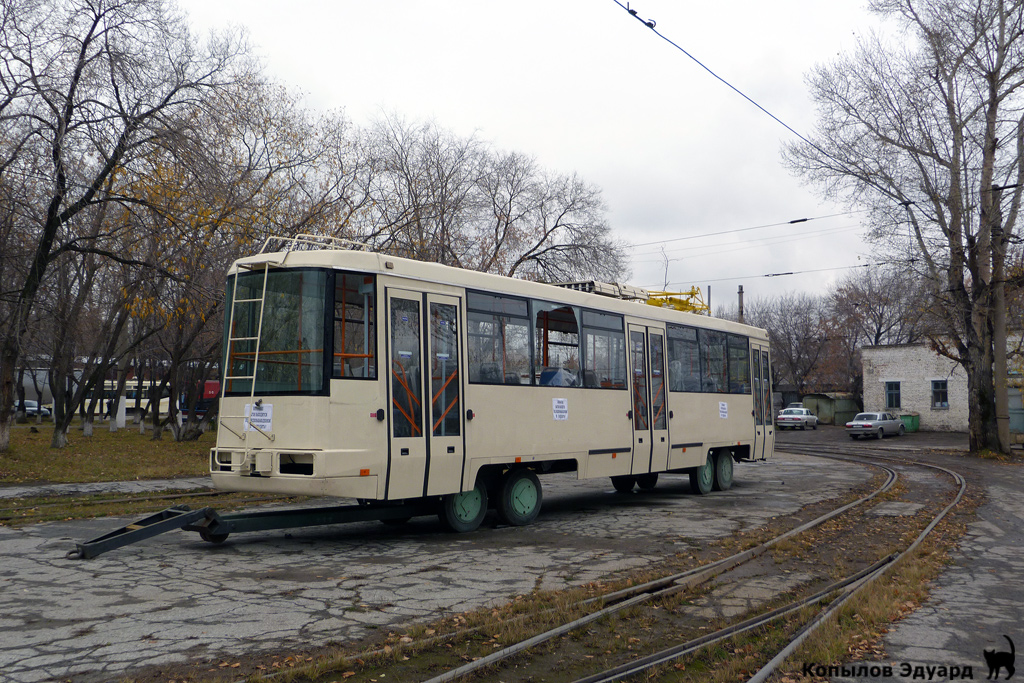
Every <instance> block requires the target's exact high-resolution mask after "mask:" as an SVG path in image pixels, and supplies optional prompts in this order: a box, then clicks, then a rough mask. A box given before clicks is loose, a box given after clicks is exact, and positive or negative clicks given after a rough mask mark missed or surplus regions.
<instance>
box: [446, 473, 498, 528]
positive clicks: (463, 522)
mask: <svg viewBox="0 0 1024 683" xmlns="http://www.w3.org/2000/svg"><path fill="white" fill-rule="evenodd" d="M486 514H487V488H486V487H485V486H484V485H483V484H482V483H481V482H477V483H476V486H475V487H473V489H471V490H469V491H462V492H460V493H450V494H448V495H446V496H444V497H443V498H442V499H441V509H440V510H439V511H438V513H437V518H438V519H439V520H441V524H442V525H443V526H444V527H445V528H446V529H448V530H449V531H455V532H457V533H466V532H467V531H473V530H474V529H476V528H477V527H479V526H480V522H482V521H484V515H486Z"/></svg>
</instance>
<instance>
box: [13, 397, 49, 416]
mask: <svg viewBox="0 0 1024 683" xmlns="http://www.w3.org/2000/svg"><path fill="white" fill-rule="evenodd" d="M19 407H21V406H19V405H18V402H17V401H15V403H14V410H15V412H17V410H18V408H19ZM24 409H25V414H26V415H32V416H35V415H42V416H43V417H50V409H49V408H47V407H46V406H40V405H39V402H38V401H29V400H26V401H24Z"/></svg>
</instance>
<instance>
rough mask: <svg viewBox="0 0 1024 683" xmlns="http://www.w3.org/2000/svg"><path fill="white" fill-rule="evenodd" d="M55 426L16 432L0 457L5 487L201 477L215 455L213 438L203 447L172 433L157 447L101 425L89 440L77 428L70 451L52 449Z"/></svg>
mask: <svg viewBox="0 0 1024 683" xmlns="http://www.w3.org/2000/svg"><path fill="white" fill-rule="evenodd" d="M52 436H53V425H52V424H49V425H48V424H46V423H43V424H42V425H39V426H37V431H36V432H33V431H32V430H31V428H30V427H29V426H25V425H16V426H14V427H12V428H11V447H10V449H9V450H8V451H7V452H6V453H0V484H8V485H9V484H27V483H58V482H74V483H78V482H94V481H130V480H133V479H162V478H171V477H196V476H201V475H204V474H206V473H207V472H208V471H209V451H210V448H211V447H212V446H213V444H214V442H215V441H216V436H215V435H214V434H213V433H212V432H209V433H207V434H204V435H203V436H202V438H200V439H199V440H198V441H190V442H184V443H178V442H176V441H174V437H173V436H172V435H171V433H170V431H165V432H164V435H163V438H162V439H161V440H159V441H154V440H153V438H152V436H151V434H150V433H148V432H147V433H146V434H139V431H138V428H137V427H135V428H131V427H129V428H128V429H121V430H118V431H117V432H115V433H111V432H110V431H109V430H108V429H107V426H106V425H105V424H97V425H96V428H95V431H94V432H93V435H92V436H89V437H86V436H83V435H82V432H81V431H80V430H79V429H77V428H76V427H72V429H71V431H70V433H69V434H68V441H69V442H70V444H69V445H68V446H67V447H66V448H62V449H53V448H50V441H51V438H52Z"/></svg>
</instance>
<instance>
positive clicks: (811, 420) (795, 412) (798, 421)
mask: <svg viewBox="0 0 1024 683" xmlns="http://www.w3.org/2000/svg"><path fill="white" fill-rule="evenodd" d="M775 424H776V426H778V428H779V429H786V428H787V427H788V428H791V429H796V428H797V427H799V428H800V429H807V428H808V427H810V428H811V429H817V428H818V416H817V415H815V414H814V413H812V412H811V411H810V410H808V409H807V408H786V409H785V410H783V411H782V412H781V413H779V415H778V417H776V418H775Z"/></svg>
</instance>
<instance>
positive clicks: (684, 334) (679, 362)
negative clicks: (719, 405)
mask: <svg viewBox="0 0 1024 683" xmlns="http://www.w3.org/2000/svg"><path fill="white" fill-rule="evenodd" d="M700 376H701V363H700V345H699V344H698V343H697V328H695V327H683V326H681V325H669V326H668V388H669V391H692V392H699V391H701V381H700Z"/></svg>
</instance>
